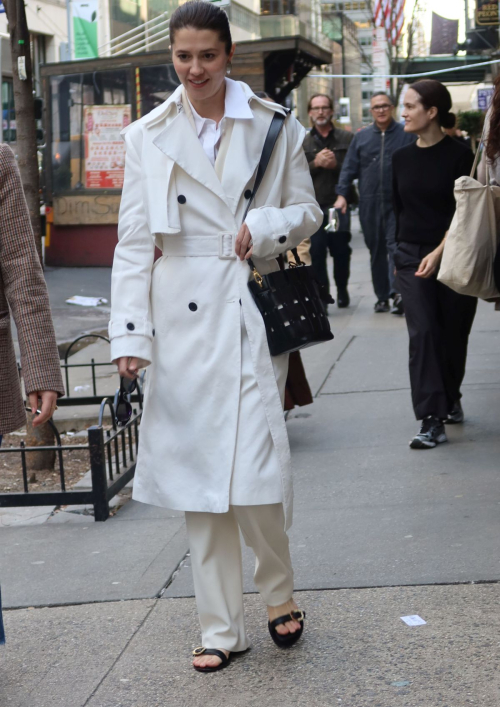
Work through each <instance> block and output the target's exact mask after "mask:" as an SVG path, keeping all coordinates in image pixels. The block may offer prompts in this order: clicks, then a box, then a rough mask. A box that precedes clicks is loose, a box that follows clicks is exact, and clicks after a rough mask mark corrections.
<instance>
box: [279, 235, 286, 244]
mask: <svg viewBox="0 0 500 707" xmlns="http://www.w3.org/2000/svg"><path fill="white" fill-rule="evenodd" d="M278 240H279V242H280V243H284V242H285V241H286V236H280V237H279V238H278Z"/></svg>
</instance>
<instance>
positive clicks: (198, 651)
mask: <svg viewBox="0 0 500 707" xmlns="http://www.w3.org/2000/svg"><path fill="white" fill-rule="evenodd" d="M193 655H194V656H199V655H216V656H217V658H220V659H221V661H222V663H219V665H216V666H215V667H212V666H209V665H207V666H206V667H204V668H200V667H198V666H197V665H193V668H194V669H195V670H197V671H198V672H199V673H215V672H216V671H217V670H222V669H223V668H226V667H227V666H228V665H229V661H230V659H231V653H230V654H229V655H226V654H225V653H224V651H218V650H217V648H204V646H198V648H195V649H194V651H193Z"/></svg>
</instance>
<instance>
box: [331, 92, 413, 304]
mask: <svg viewBox="0 0 500 707" xmlns="http://www.w3.org/2000/svg"><path fill="white" fill-rule="evenodd" d="M371 113H372V116H373V123H372V124H371V125H369V126H368V127H367V128H364V129H363V130H361V131H360V132H358V133H357V134H356V135H355V137H354V140H353V141H352V143H351V145H350V147H349V152H348V153H347V156H346V158H345V161H344V164H343V166H342V171H341V173H340V177H339V180H338V184H337V194H338V198H337V200H336V202H335V204H334V206H335V208H336V209H340V210H341V212H342V213H345V212H346V211H347V208H348V203H347V202H348V195H349V190H350V188H351V185H352V183H353V181H354V180H355V179H358V180H359V182H358V191H359V220H360V222H361V228H362V229H363V235H364V238H365V243H366V245H367V247H368V250H369V251H370V261H371V271H372V282H373V289H374V290H375V296H376V297H377V301H376V303H375V312H389V311H391V307H390V305H389V300H390V298H393V308H392V313H393V314H403V313H404V309H403V302H402V299H401V295H400V294H399V293H398V292H397V291H396V285H395V278H394V260H393V256H394V252H395V250H396V215H395V213H394V209H393V206H392V155H393V153H394V152H395V151H396V150H398V149H399V148H400V147H404V146H405V145H408V144H409V143H411V142H413V141H414V140H415V139H416V138H415V136H414V135H411V134H410V133H405V131H404V126H403V125H401V123H397V122H396V121H395V120H394V117H393V114H394V104H393V102H392V99H391V97H390V96H388V95H387V93H384V92H382V91H380V92H378V93H374V94H373V96H372V99H371Z"/></svg>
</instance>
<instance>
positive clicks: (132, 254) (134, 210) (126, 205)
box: [109, 128, 155, 368]
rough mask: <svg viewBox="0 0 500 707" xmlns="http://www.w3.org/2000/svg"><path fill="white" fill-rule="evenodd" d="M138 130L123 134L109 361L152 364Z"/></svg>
mask: <svg viewBox="0 0 500 707" xmlns="http://www.w3.org/2000/svg"><path fill="white" fill-rule="evenodd" d="M141 139H142V133H140V128H139V129H138V130H131V131H128V132H127V133H126V134H125V144H126V150H127V151H126V158H125V177H124V181H123V190H122V199H121V203H120V213H119V217H118V244H117V246H116V249H115V256H114V259H113V271H112V275H111V321H110V323H109V338H110V340H111V360H112V361H116V360H117V359H118V358H120V357H121V356H131V357H137V358H139V359H140V361H139V365H140V367H141V368H142V367H144V366H147V365H148V364H150V363H151V360H152V346H153V325H152V322H151V313H150V305H149V290H150V286H151V272H152V268H153V262H154V252H155V244H154V239H153V237H152V235H151V233H150V232H149V227H148V224H147V220H146V212H145V208H144V201H143V195H142V187H141V160H140V157H139V150H138V143H139V142H140V140H141Z"/></svg>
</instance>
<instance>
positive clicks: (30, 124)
mask: <svg viewBox="0 0 500 707" xmlns="http://www.w3.org/2000/svg"><path fill="white" fill-rule="evenodd" d="M4 7H5V11H6V14H7V20H8V23H9V34H10V51H11V57H12V74H13V83H14V106H15V110H16V132H17V138H16V156H17V164H18V166H19V171H20V172H21V178H22V180H23V187H24V194H25V196H26V201H27V203H28V209H29V213H30V218H31V225H32V227H33V235H34V237H35V243H36V248H37V251H38V255H39V257H40V261H41V258H42V238H41V230H40V191H39V190H40V179H39V174H38V157H37V145H36V121H35V102H34V97H33V79H32V76H33V69H32V64H31V51H30V35H29V30H28V23H27V21H26V11H25V7H24V2H23V0H5V1H4ZM22 57H24V61H25V66H26V76H27V78H26V79H25V80H21V79H20V78H19V63H18V60H19V58H22Z"/></svg>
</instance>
